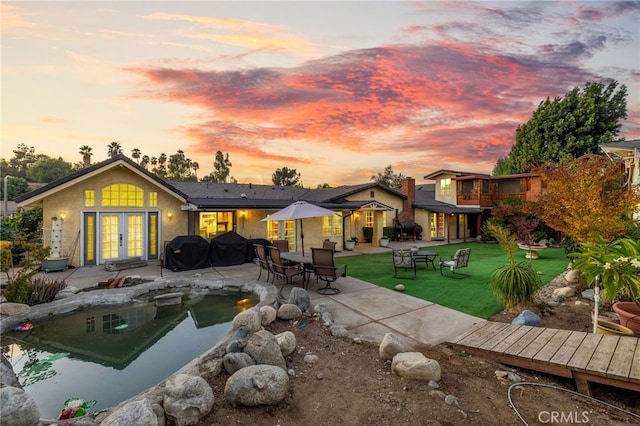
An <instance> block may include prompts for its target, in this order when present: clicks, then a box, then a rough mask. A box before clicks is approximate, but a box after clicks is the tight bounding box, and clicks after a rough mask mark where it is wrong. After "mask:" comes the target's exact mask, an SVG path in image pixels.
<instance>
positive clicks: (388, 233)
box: [382, 226, 396, 241]
mask: <svg viewBox="0 0 640 426" xmlns="http://www.w3.org/2000/svg"><path fill="white" fill-rule="evenodd" d="M395 237H396V229H395V228H394V227H393V226H385V227H384V228H382V238H387V239H389V241H393V240H394V239H395Z"/></svg>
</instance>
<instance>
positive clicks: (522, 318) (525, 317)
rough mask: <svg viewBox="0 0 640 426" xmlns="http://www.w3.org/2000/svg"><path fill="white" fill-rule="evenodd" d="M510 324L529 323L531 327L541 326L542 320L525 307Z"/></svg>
mask: <svg viewBox="0 0 640 426" xmlns="http://www.w3.org/2000/svg"><path fill="white" fill-rule="evenodd" d="M511 324H515V325H530V326H532V327H542V326H543V325H542V320H541V319H540V317H539V316H537V315H536V314H534V313H533V312H531V311H530V310H528V309H525V310H524V311H522V312H521V313H520V315H518V316H517V317H515V318H514V319H513V321H511Z"/></svg>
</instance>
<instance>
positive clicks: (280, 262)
mask: <svg viewBox="0 0 640 426" xmlns="http://www.w3.org/2000/svg"><path fill="white" fill-rule="evenodd" d="M269 256H270V257H271V266H272V268H273V269H272V270H271V273H272V274H273V277H272V278H271V282H272V283H274V284H275V279H276V277H278V278H280V279H281V280H282V287H280V293H282V290H284V286H285V284H287V283H291V284H293V277H295V276H297V275H300V276H301V277H302V288H305V289H306V286H305V283H306V279H305V271H304V268H303V267H302V266H301V265H300V264H293V265H292V264H289V263H286V262H285V261H284V259H282V258H281V257H280V250H278V248H277V247H272V246H270V247H269Z"/></svg>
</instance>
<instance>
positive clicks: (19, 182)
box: [0, 175, 30, 202]
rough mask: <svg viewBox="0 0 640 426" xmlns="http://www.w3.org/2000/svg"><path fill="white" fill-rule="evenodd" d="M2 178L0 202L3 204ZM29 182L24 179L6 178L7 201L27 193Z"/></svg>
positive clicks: (0, 182)
mask: <svg viewBox="0 0 640 426" xmlns="http://www.w3.org/2000/svg"><path fill="white" fill-rule="evenodd" d="M4 176H7V175H3V180H2V181H0V200H2V201H0V202H4ZM29 191H30V189H29V182H27V180H26V179H25V178H22V177H15V176H9V177H8V178H7V200H13V199H14V198H16V197H17V196H19V195H22V194H26V193H27V192H29Z"/></svg>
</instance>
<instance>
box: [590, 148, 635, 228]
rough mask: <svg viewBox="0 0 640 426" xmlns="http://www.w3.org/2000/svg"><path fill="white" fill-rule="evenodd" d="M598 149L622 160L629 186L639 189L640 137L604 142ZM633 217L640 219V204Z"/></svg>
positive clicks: (612, 157)
mask: <svg viewBox="0 0 640 426" xmlns="http://www.w3.org/2000/svg"><path fill="white" fill-rule="evenodd" d="M600 149H601V150H602V151H603V152H604V153H605V155H607V156H608V157H609V158H611V159H612V160H622V161H623V162H624V168H625V170H626V173H627V183H628V185H629V188H635V189H636V190H640V139H634V140H630V141H621V142H611V143H605V144H601V145H600ZM634 219H636V220H640V206H638V209H637V210H636V213H635V214H634Z"/></svg>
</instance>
